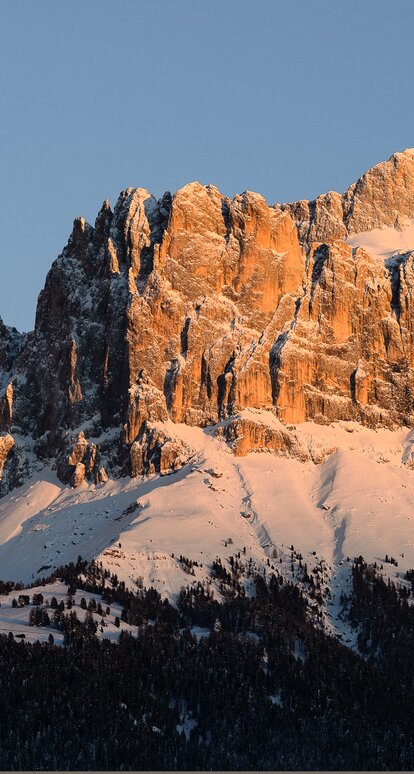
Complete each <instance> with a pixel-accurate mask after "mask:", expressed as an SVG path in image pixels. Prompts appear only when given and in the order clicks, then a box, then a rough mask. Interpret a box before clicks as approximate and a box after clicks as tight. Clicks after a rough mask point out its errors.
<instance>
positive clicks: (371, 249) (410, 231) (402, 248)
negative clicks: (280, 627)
mask: <svg viewBox="0 0 414 774" xmlns="http://www.w3.org/2000/svg"><path fill="white" fill-rule="evenodd" d="M346 241H347V243H348V244H349V245H350V246H351V247H363V248H364V250H366V251H367V253H369V254H370V255H373V256H375V257H377V258H382V259H386V258H392V257H393V256H396V255H401V254H404V253H408V252H410V251H411V250H414V220H406V221H405V222H404V223H403V225H402V227H401V228H395V227H392V226H387V227H385V228H375V229H373V230H372V231H364V232H361V233H359V234H353V235H352V236H350V237H348V239H347V240H346Z"/></svg>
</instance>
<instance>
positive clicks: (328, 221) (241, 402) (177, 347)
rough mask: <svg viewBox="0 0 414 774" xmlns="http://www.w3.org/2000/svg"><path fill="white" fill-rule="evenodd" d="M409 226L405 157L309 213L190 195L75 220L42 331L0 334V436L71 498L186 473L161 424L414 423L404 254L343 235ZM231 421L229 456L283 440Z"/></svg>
mask: <svg viewBox="0 0 414 774" xmlns="http://www.w3.org/2000/svg"><path fill="white" fill-rule="evenodd" d="M413 218H414V151H412V150H409V151H405V152H404V153H397V154H395V155H394V156H393V157H392V158H391V159H390V160H389V161H387V162H384V163H382V164H379V165H378V166H377V167H374V168H373V169H372V170H370V171H369V172H367V173H366V174H365V175H363V176H362V177H361V178H360V180H359V181H358V182H357V183H356V184H354V185H352V186H351V187H350V188H349V189H348V191H346V192H345V194H343V195H342V196H341V195H340V194H337V193H334V192H330V193H328V194H325V195H323V196H320V197H318V199H316V200H315V201H313V202H304V201H302V202H296V203H294V204H283V205H274V206H268V205H267V203H266V202H265V200H264V199H263V197H261V196H260V195H259V194H256V193H252V192H248V191H247V192H244V193H243V194H241V195H238V196H236V197H235V198H234V199H233V200H230V199H228V198H227V197H225V196H222V195H221V194H220V192H219V191H218V190H217V188H215V187H214V186H212V185H207V186H203V185H200V184H199V183H191V184H189V185H186V186H184V188H182V189H180V190H179V191H177V193H175V194H174V195H173V196H171V194H169V193H167V194H165V195H164V197H163V198H162V199H160V200H159V201H157V200H156V199H154V197H153V196H151V194H149V193H148V191H146V190H145V189H142V188H137V189H134V188H129V189H127V190H126V191H123V192H122V193H121V195H120V197H119V199H118V202H117V204H116V206H115V208H114V210H113V211H112V210H111V208H110V206H109V203H108V202H107V201H105V203H104V205H103V207H102V209H101V211H100V212H99V214H98V216H97V219H96V222H95V225H94V227H92V226H91V225H89V224H88V223H86V222H85V220H84V219H83V218H77V219H76V220H75V222H74V226H73V231H72V234H71V236H70V238H69V241H68V244H67V245H66V247H65V248H64V250H63V252H62V253H61V255H60V256H59V257H58V258H57V260H56V261H55V262H54V263H53V265H52V268H51V269H50V271H49V274H48V276H47V279H46V284H45V287H44V290H43V291H42V292H41V294H40V297H39V301H38V306H37V314H36V322H35V329H34V331H33V332H32V333H30V334H28V335H25V336H20V334H18V333H17V331H14V330H13V329H10V328H7V327H6V326H4V325H3V323H2V322H1V321H0V431H1V432H3V433H7V435H3V436H2V438H8V437H10V438H11V437H16V438H17V437H18V438H19V439H21V438H25V437H26V438H28V439H30V444H28V446H29V447H30V449H33V451H34V453H35V455H36V456H37V458H38V460H40V461H48V462H50V460H51V459H55V460H57V468H58V472H59V475H60V476H61V478H62V480H64V481H69V482H71V483H72V484H74V485H77V484H79V483H80V482H81V481H83V480H84V479H86V480H94V481H97V480H101V478H102V477H105V476H106V475H107V474H110V475H119V474H125V473H132V474H134V475H138V474H139V473H142V472H148V471H153V470H161V471H162V472H165V471H168V470H172V469H175V468H176V467H177V466H179V465H180V464H182V459H183V450H180V449H177V448H175V447H174V443H173V442H172V441H169V440H168V438H167V436H166V437H164V438H163V437H162V433H160V431H159V429H158V430H157V431H156V432H155V431H154V423H159V422H165V421H166V420H167V419H171V420H172V421H173V422H184V423H187V424H190V425H199V426H206V425H212V424H215V423H217V422H220V423H222V422H223V421H225V420H227V419H228V418H230V419H231V418H232V417H235V416H236V415H238V413H239V412H240V411H242V410H243V409H246V408H254V409H272V411H274V412H275V414H276V416H277V417H278V419H279V420H281V421H282V422H289V423H297V422H301V421H304V420H307V419H313V420H315V421H318V422H331V421H335V420H348V419H352V420H357V421H359V422H363V423H365V424H368V425H370V426H377V425H384V426H388V427H393V426H395V425H398V424H403V423H406V424H407V423H408V424H411V423H412V422H413V420H414V408H413V405H414V403H413V401H414V378H413V375H414V371H413V367H414V329H413V319H414V317H413V314H412V297H413V291H414V252H410V251H409V252H406V253H405V254H403V255H400V256H397V257H395V258H394V259H393V260H391V261H385V263H384V261H380V260H379V259H378V257H376V256H371V255H369V254H368V253H367V252H366V250H364V249H363V248H362V247H359V248H358V247H354V248H352V247H351V246H350V245H348V244H347V239H349V238H350V236H351V235H355V234H358V233H360V232H364V231H370V230H373V229H378V228H382V227H385V226H388V227H389V226H392V227H395V228H401V227H402V225H403V224H404V223H405V222H406V221H407V219H413ZM413 248H414V245H413ZM240 421H241V420H237V419H236V420H234V421H232V422H230V424H229V425H228V430H227V431H226V432H227V433H228V434H229V435H228V437H229V438H230V436H231V437H232V442H234V444H235V450H236V452H237V453H241V452H243V453H244V452H245V451H248V449H249V448H259V447H260V446H261V445H263V444H264V445H265V446H268V447H270V448H275V449H280V445H281V444H282V445H283V444H288V439H287V438H285V437H284V433H283V432H282V430H280V434H278V433H276V432H274V433H273V434H272V432H270V431H269V432H268V433H266V432H264V431H263V432H262V430H261V429H259V428H258V427H246V425H245V423H244V425H243V427H242V426H241V425H240ZM157 427H158V425H157ZM80 433H81V435H79V434H80ZM82 433H83V434H84V435H83V437H82ZM232 434H233V435H232ZM245 438H248V439H249V440H248V441H246V440H242V439H245ZM91 439H93V440H91ZM272 444H273V447H272ZM20 446H21V442H20ZM3 456H4V458H5V461H6V458H7V454H6V455H5V454H4V453H3ZM184 456H185V453H184ZM4 464H5V462H3V465H4ZM6 464H7V463H6ZM101 468H102V470H101ZM10 485H11V486H12V485H13V484H12V483H11V484H10Z"/></svg>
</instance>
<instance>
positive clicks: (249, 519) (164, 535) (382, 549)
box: [0, 410, 414, 642]
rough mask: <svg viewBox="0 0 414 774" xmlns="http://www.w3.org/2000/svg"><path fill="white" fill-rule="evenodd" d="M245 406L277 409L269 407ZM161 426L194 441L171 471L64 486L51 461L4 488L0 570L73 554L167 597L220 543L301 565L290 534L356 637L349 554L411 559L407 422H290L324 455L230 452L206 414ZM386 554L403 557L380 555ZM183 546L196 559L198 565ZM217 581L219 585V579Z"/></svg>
mask: <svg viewBox="0 0 414 774" xmlns="http://www.w3.org/2000/svg"><path fill="white" fill-rule="evenodd" d="M252 413H255V414H257V415H259V416H260V419H261V420H262V421H269V424H270V423H271V422H272V421H274V418H273V415H269V416H267V412H253V410H249V414H250V416H251V414H252ZM168 429H169V431H170V432H171V433H172V434H175V435H176V437H177V438H178V439H181V440H183V441H185V442H186V443H187V444H188V445H189V446H190V447H191V449H192V450H193V452H194V456H193V457H192V460H191V463H190V464H188V465H187V466H185V467H183V468H182V469H181V470H180V471H178V472H176V473H173V474H170V475H166V476H159V475H153V476H150V477H148V478H139V479H130V478H124V479H120V480H116V481H113V480H110V481H108V482H106V483H104V484H98V485H87V484H83V485H82V486H81V487H80V488H79V489H71V488H69V487H67V486H63V485H62V484H61V483H60V482H59V481H58V479H57V478H56V476H55V474H54V472H53V471H51V470H46V471H44V472H43V473H42V474H38V475H37V476H36V477H34V478H32V479H31V480H30V481H28V482H27V483H26V484H25V485H24V486H22V487H21V488H19V489H16V490H15V491H13V492H12V493H11V494H9V495H7V496H6V497H4V498H3V499H2V500H1V501H0V578H2V579H3V580H14V581H22V582H23V583H25V584H29V583H32V582H33V581H34V580H35V579H36V578H38V577H39V576H47V575H48V574H50V573H51V572H52V571H53V570H54V569H55V567H57V566H59V565H63V564H66V563H68V562H69V561H73V560H76V559H77V557H78V556H79V555H81V556H82V557H83V558H84V559H88V560H90V559H92V558H96V559H98V560H99V561H102V563H103V565H104V567H107V568H108V569H109V570H110V571H111V573H116V575H117V576H118V578H119V580H123V581H125V583H126V584H127V585H128V587H130V588H131V589H136V588H137V584H138V585H143V586H147V587H149V586H154V587H155V588H156V589H157V590H158V591H159V592H160V593H161V595H162V596H166V597H168V598H169V599H170V600H171V601H172V602H174V601H175V599H176V597H177V595H178V593H179V591H180V588H181V587H182V586H186V585H187V584H191V583H197V582H198V581H203V580H204V581H206V582H208V581H209V575H210V573H209V570H210V566H211V563H212V562H213V561H214V560H215V559H216V558H217V557H221V559H222V560H223V561H224V562H227V561H228V558H229V556H230V555H231V554H235V553H237V552H239V551H240V552H242V557H243V558H244V557H246V560H249V559H251V560H252V563H253V566H254V567H256V568H257V569H260V570H261V571H263V568H264V567H266V568H267V570H268V571H269V565H270V567H271V565H272V564H273V566H274V567H275V568H277V569H278V570H279V571H280V572H282V573H283V574H284V575H285V576H286V577H287V578H288V579H292V578H293V579H295V577H296V576H297V567H296V564H295V567H294V569H293V573H292V564H291V546H292V545H293V546H294V549H295V551H296V552H300V553H301V554H302V556H303V562H306V563H307V565H308V568H309V570H311V569H312V568H314V567H315V566H316V565H319V567H322V570H323V579H324V583H325V585H326V589H327V590H328V591H326V593H325V603H326V604H325V607H326V622H327V625H328V626H329V627H330V628H331V630H332V632H334V633H337V634H338V635H339V636H342V637H343V638H344V639H345V641H349V642H350V641H351V640H352V634H351V633H350V632H349V631H347V630H346V629H344V627H343V625H342V622H341V620H340V618H339V616H338V612H339V598H340V595H341V592H342V591H346V590H347V588H348V587H349V567H350V562H349V559H350V560H351V561H352V559H353V558H354V556H358V555H360V554H362V555H363V556H364V558H365V559H366V560H367V561H369V562H371V561H372V562H373V561H376V562H377V563H378V564H379V565H381V564H382V565H383V573H384V574H385V575H386V576H387V575H388V576H389V577H391V578H392V579H393V580H394V581H397V582H403V580H402V576H403V575H404V573H405V572H406V570H408V569H410V568H413V567H414V494H413V483H414V470H413V469H412V468H411V467H410V465H411V460H412V448H413V444H414V433H413V432H412V431H410V430H409V429H408V428H402V429H399V430H396V431H389V430H370V429H367V428H363V427H361V426H360V425H358V424H356V423H345V422H342V423H337V424H335V425H334V424H332V425H329V426H321V425H316V424H314V423H312V422H307V423H304V424H301V425H297V426H296V427H295V428H294V431H295V432H296V434H297V436H298V438H299V440H300V442H301V445H302V447H303V448H305V449H306V450H308V452H309V453H310V456H311V459H317V460H318V461H319V460H320V461H319V462H318V464H316V463H315V462H312V461H311V459H309V460H308V461H307V462H301V461H299V460H298V459H289V458H284V457H279V456H276V454H275V453H273V452H254V453H250V454H248V455H247V456H246V457H235V456H234V455H233V453H232V452H231V450H230V449H229V447H228V446H227V444H226V443H225V441H224V440H222V439H219V438H216V437H214V434H213V429H211V428H209V429H204V430H203V429H200V428H195V427H188V426H186V425H173V424H172V423H171V422H169V423H168ZM386 555H388V557H393V558H394V559H395V560H396V562H397V565H396V564H394V563H393V564H391V563H390V562H388V563H386V562H385V557H386ZM180 556H181V557H186V558H188V559H191V560H192V561H196V562H197V566H194V567H193V571H194V574H190V573H189V572H188V568H186V565H185V562H182V561H180ZM246 583H248V581H246ZM63 591H66V589H64V590H63ZM328 592H329V593H328ZM43 593H45V591H44V590H43ZM52 593H55V595H56V596H57V592H52V591H51V590H49V588H48V590H47V596H48V597H50V596H52ZM62 593H63V592H62ZM215 593H216V596H217V597H218V598H219V596H220V592H219V587H218V586H217V587H216V588H215ZM78 595H79V596H85V594H84V593H83V592H78ZM12 596H15V594H13V593H12V594H11V595H10V598H9V602H10V604H11V598H12ZM10 604H9V607H10ZM1 605H2V607H1V609H0V626H1V628H2V630H3V629H4V627H5V626H6V628H7V627H10V626H12V625H13V626H14V623H13V621H12V620H11V619H10V616H12V617H13V616H18V615H23V613H22V612H21V611H20V610H17V611H16V610H11V608H10V610H9V607H7V616H8V617H7V621H6V620H5V618H4V615H5V610H6V601H5V599H2V600H1ZM116 614H119V611H118V613H116ZM15 623H16V625H20V624H19V622H18V621H17V622H15ZM31 628H32V627H31ZM8 631H10V628H8ZM37 631H39V630H37ZM45 632H46V635H45V636H46V637H47V634H48V632H47V630H45ZM108 633H109V629H108V632H107V633H106V634H108ZM117 633H119V630H116V632H114V636H115V634H117Z"/></svg>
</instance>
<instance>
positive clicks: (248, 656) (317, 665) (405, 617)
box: [0, 557, 414, 771]
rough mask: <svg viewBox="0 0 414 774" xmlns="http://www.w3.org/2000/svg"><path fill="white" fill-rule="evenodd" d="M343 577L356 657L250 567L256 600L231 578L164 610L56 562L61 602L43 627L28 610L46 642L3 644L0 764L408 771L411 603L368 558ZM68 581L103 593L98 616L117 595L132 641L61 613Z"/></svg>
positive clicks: (287, 590) (300, 602) (411, 748)
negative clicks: (217, 593) (61, 636)
mask: <svg viewBox="0 0 414 774" xmlns="http://www.w3.org/2000/svg"><path fill="white" fill-rule="evenodd" d="M212 571H213V572H214V571H215V572H216V574H218V576H220V573H221V574H223V573H222V571H221V570H220V567H216V568H215V569H214V568H213V570H212ZM352 577H353V592H352V594H351V595H350V596H349V598H344V600H343V604H344V612H343V614H344V616H347V617H348V620H349V623H350V625H352V626H353V627H355V628H357V630H358V632H359V636H358V652H354V651H352V650H350V649H349V648H346V647H345V646H344V645H343V644H341V643H340V642H338V641H337V640H336V639H335V638H333V637H332V636H330V635H328V634H327V633H326V632H324V630H323V628H322V627H321V626H320V625H319V624H318V622H317V621H315V617H314V616H313V615H312V613H311V610H310V607H309V600H308V599H307V597H306V595H304V593H303V591H301V590H300V589H299V588H298V586H295V585H293V584H291V583H288V582H286V581H285V580H283V579H282V578H281V577H280V576H278V575H277V574H275V573H273V572H269V573H268V575H267V577H263V575H260V574H257V575H256V576H255V594H254V595H251V596H247V595H246V594H245V593H244V590H243V587H242V586H240V588H239V589H238V588H236V587H235V588H233V590H232V592H231V593H228V594H227V595H225V597H224V601H222V602H221V603H219V602H218V601H217V600H215V599H214V598H212V596H211V595H210V594H209V593H208V592H206V590H205V589H204V588H203V587H201V586H199V587H195V588H193V589H190V588H183V589H182V590H181V593H180V596H179V599H178V602H177V606H176V607H173V606H172V605H171V604H170V603H169V602H168V601H166V600H162V599H161V597H160V595H159V594H158V592H157V591H156V590H155V589H140V590H138V591H137V592H131V591H129V590H127V589H126V588H125V586H124V584H123V583H119V581H118V579H117V578H116V576H110V575H109V573H108V572H107V571H105V570H103V568H102V567H101V566H100V565H99V564H97V563H95V562H92V563H91V564H88V563H86V562H84V561H82V559H81V558H79V560H78V562H77V563H74V564H71V565H69V566H67V567H62V568H59V570H57V571H56V572H55V573H54V575H53V576H51V578H49V579H46V580H45V581H43V583H44V584H45V586H47V583H48V581H50V580H54V579H56V578H60V579H62V580H63V581H64V582H65V584H67V587H68V602H69V605H66V606H57V607H56V608H55V609H54V610H53V611H49V614H48V620H46V617H45V613H44V612H43V614H42V612H41V611H42V602H43V599H42V595H41V594H40V595H39V594H38V595H37V597H36V599H35V600H34V602H35V604H34V606H33V608H32V609H33V611H35V612H33V613H31V618H32V625H34V626H48V627H49V628H50V633H51V635H52V636H51V637H49V642H47V643H43V644H41V643H34V644H29V643H24V642H22V641H16V639H15V638H14V637H13V635H7V634H6V635H4V636H1V637H0V693H1V702H0V769H1V770H33V769H44V770H50V769H52V770H56V769H57V770H81V769H87V770H119V771H128V770H189V769H196V770H220V769H221V770H275V769H276V770H277V769H282V770H295V769H298V770H303V769H305V770H315V769H317V770H318V769H319V770H321V769H322V770H323V769H325V770H330V769H342V770H358V769H359V770H401V769H402V770H409V769H412V768H413V765H414V744H413V743H414V738H413V737H414V734H413V727H412V717H413V711H414V694H413V682H414V667H413V661H412V659H411V658H410V653H411V652H412V648H413V645H414V642H413V638H414V611H413V608H412V607H411V606H410V605H409V604H408V601H407V593H406V592H405V591H402V590H401V589H397V588H396V587H395V586H394V585H393V584H391V583H388V584H387V583H385V582H384V581H383V579H382V577H381V576H380V575H379V574H378V573H377V571H376V569H375V568H373V567H372V566H369V565H367V564H366V563H365V562H364V560H363V558H362V557H359V558H358V559H356V560H355V561H354V563H353V567H352ZM413 577H414V576H413ZM407 580H409V581H410V580H412V579H411V578H410V577H408V578H407ZM37 583H38V582H37ZM76 588H77V589H82V588H83V589H85V591H92V592H94V593H98V594H99V595H100V597H101V599H102V602H101V603H99V604H101V609H103V610H104V609H105V606H106V605H110V604H111V603H112V602H114V601H116V602H119V603H121V605H122V615H121V618H122V619H123V620H125V621H128V622H130V623H134V624H136V625H138V626H139V633H138V636H137V637H135V636H131V635H130V634H127V633H125V632H121V633H120V636H119V641H118V642H117V643H114V642H111V641H108V640H105V639H98V638H97V637H96V636H95V632H96V623H95V622H94V619H93V617H92V616H91V615H89V614H88V613H87V614H86V617H85V621H82V622H81V621H80V620H79V619H78V617H77V615H76V613H74V612H73V610H71V608H70V597H71V594H73V592H74V589H76ZM0 589H1V590H2V591H3V593H9V594H11V595H13V596H14V597H15V596H18V595H19V592H21V589H19V587H18V585H17V586H16V585H15V584H12V583H6V582H3V583H2V584H0ZM25 594H27V590H26V591H25ZM52 612H53V614H51V613H52ZM198 627H204V629H205V631H206V632H207V630H208V632H209V633H207V634H206V636H200V632H199V630H198ZM57 629H60V630H61V631H63V632H64V633H65V645H64V646H63V647H60V646H57V645H55V644H54V643H53V631H54V630H55V631H56V630H57Z"/></svg>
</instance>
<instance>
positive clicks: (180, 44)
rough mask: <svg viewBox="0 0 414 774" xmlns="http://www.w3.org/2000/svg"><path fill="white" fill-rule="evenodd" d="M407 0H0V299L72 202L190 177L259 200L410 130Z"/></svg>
mask: <svg viewBox="0 0 414 774" xmlns="http://www.w3.org/2000/svg"><path fill="white" fill-rule="evenodd" d="M413 25H414V3H413V2H412V0H394V1H393V2H392V3H391V2H389V0H387V1H385V0H375V1H374V0H363V1H361V0H346V2H345V0H343V1H342V0H312V2H310V0H285V1H284V2H282V0H254V2H252V1H251V0H203V1H201V0H154V1H153V2H150V0H145V2H144V1H141V0H70V2H65V1H64V0H0V88H1V121H0V135H1V137H0V186H1V188H0V191H1V194H0V197H1V201H0V205H1V206H0V227H1V243H0V244H1V247H0V249H1V282H0V315H1V316H2V317H3V319H4V321H5V322H6V323H8V324H13V325H16V326H17V327H18V328H20V329H21V330H29V329H31V328H32V327H33V324H34V312H35V304H36V298H37V295H38V292H39V290H40V289H41V287H42V286H43V283H44V279H45V275H46V272H47V270H48V269H49V267H50V264H51V262H52V260H53V259H54V258H55V257H56V256H57V254H58V253H59V252H60V251H61V250H62V248H63V246H64V245H65V244H66V241H67V237H68V235H69V233H70V230H71V225H72V221H73V219H74V217H76V216H77V215H79V214H83V215H84V216H85V217H86V218H87V220H89V221H92V222H93V221H94V218H95V215H96V213H97V211H98V210H99V208H100V206H101V203H102V201H103V200H104V199H105V197H106V196H108V197H109V199H110V201H111V203H112V204H113V203H114V202H115V199H116V197H117V195H118V193H119V191H120V190H122V189H123V188H126V187H128V186H144V187H146V188H148V189H149V190H150V191H152V192H153V193H154V195H156V196H160V195H162V194H163V193H164V191H165V190H171V191H174V190H176V189H177V188H179V187H180V186H181V185H184V184H185V183H187V182H188V181H190V180H200V182H202V183H209V182H211V183H214V184H215V185H217V186H218V187H219V189H220V190H221V191H222V192H223V193H224V194H227V195H229V196H233V195H234V194H235V193H238V192H241V191H243V190H245V189H251V190H256V191H260V192H261V193H262V194H263V195H264V196H266V198H267V200H268V201H269V203H273V202H276V201H290V200H294V199H298V198H312V197H314V196H316V195H317V194H319V193H321V192H323V191H326V190H330V189H336V190H339V191H342V190H344V189H345V188H346V187H347V186H348V185H349V184H350V183H351V182H353V181H354V180H355V179H356V178H357V177H358V176H359V174H361V173H362V172H363V171H365V170H366V169H367V168H369V167H370V166H372V165H373V164H375V163H377V162H378V161H381V160H383V159H385V158H388V157H389V156H390V155H391V154H392V153H393V152H394V151H395V150H402V149H403V148H405V147H410V146H412V145H414V121H413V119H414V100H413V98H412V94H413V82H414V78H413V76H414V57H413V52H412V30H413Z"/></svg>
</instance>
